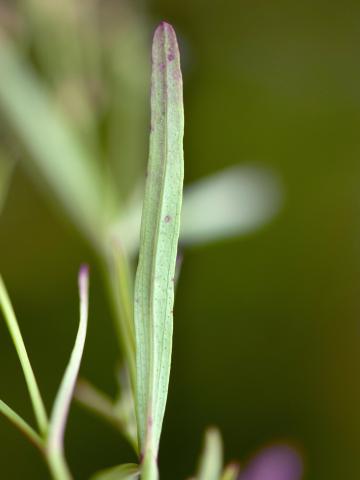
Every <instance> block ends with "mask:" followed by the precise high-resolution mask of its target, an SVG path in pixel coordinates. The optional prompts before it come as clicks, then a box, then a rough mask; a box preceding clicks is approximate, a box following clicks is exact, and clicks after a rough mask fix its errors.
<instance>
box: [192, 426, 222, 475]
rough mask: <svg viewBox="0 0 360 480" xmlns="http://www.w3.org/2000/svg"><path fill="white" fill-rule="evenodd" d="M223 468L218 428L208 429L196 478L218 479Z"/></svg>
mask: <svg viewBox="0 0 360 480" xmlns="http://www.w3.org/2000/svg"><path fill="white" fill-rule="evenodd" d="M222 468H223V452H222V441H221V436H220V433H219V431H218V430H216V429H215V428H212V429H209V430H208V431H207V432H206V434H205V445H204V450H203V453H202V455H201V458H200V465H199V469H198V473H197V475H196V479H197V480H220V477H221V471H222Z"/></svg>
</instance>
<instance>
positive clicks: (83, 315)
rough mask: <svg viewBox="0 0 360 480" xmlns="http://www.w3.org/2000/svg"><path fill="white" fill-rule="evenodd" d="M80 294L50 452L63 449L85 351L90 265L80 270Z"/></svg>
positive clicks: (51, 427) (53, 418)
mask: <svg viewBox="0 0 360 480" xmlns="http://www.w3.org/2000/svg"><path fill="white" fill-rule="evenodd" d="M79 294H80V322H79V328H78V333H77V336H76V340H75V345H74V348H73V351H72V353H71V356H70V360H69V363H68V366H67V368H66V370H65V373H64V376H63V379H62V382H61V384H60V387H59V390H58V393H57V395H56V398H55V402H54V406H53V410H52V413H51V417H50V424H49V432H48V439H47V445H48V450H49V452H58V451H62V448H63V438H64V431H65V425H66V420H67V416H68V412H69V408H70V403H71V399H72V396H73V392H74V389H75V383H76V379H77V375H78V372H79V368H80V363H81V358H82V354H83V351H84V345H85V338H86V330H87V321H88V304H89V272H88V267H87V266H83V267H82V268H81V269H80V272H79Z"/></svg>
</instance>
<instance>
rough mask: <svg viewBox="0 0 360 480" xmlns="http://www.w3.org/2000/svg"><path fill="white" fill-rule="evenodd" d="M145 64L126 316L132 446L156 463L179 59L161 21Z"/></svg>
mask: <svg viewBox="0 0 360 480" xmlns="http://www.w3.org/2000/svg"><path fill="white" fill-rule="evenodd" d="M152 60H153V64H152V89H151V134H150V153H149V164H148V171H147V180H146V187H145V197H144V205H143V212H142V221H141V235H140V252H139V264H138V269H137V273H136V280H135V310H134V313H135V333H136V347H137V348H136V354H137V355H136V356H137V392H136V393H137V397H136V402H137V421H138V431H139V443H140V446H141V450H142V453H143V455H145V456H146V455H147V454H148V452H149V451H150V452H151V454H150V455H152V456H153V457H154V458H156V455H157V451H158V445H159V440H160V433H161V427H162V421H163V416H164V411H165V404H166V399H167V391H168V384H169V375H170V363H171V350H172V331H173V302H174V275H175V264H176V255H177V244H178V237H179V230H180V211H181V202H182V188H183V144H182V142H183V128H184V114H183V100H182V78H181V71H180V55H179V50H178V46H177V41H176V35H175V32H174V30H173V28H172V27H171V26H170V25H169V24H167V23H165V22H163V23H161V24H160V26H159V27H158V28H157V30H156V32H155V35H154V41H153V50H152ZM145 463H146V462H145ZM149 478H152V477H149Z"/></svg>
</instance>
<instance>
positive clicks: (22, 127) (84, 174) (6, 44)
mask: <svg viewBox="0 0 360 480" xmlns="http://www.w3.org/2000/svg"><path fill="white" fill-rule="evenodd" d="M0 70H1V75H0V108H1V110H2V112H3V113H4V115H5V116H6V119H7V120H8V121H9V123H10V124H11V126H12V127H13V129H14V131H15V133H16V134H17V136H18V138H19V139H20V140H21V142H22V143H23V144H24V146H25V147H26V149H27V150H28V152H29V153H30V155H31V160H32V162H33V163H32V168H31V169H30V171H31V172H32V173H34V172H33V170H34V168H33V166H35V169H36V172H35V173H38V172H41V175H42V176H43V178H45V179H46V181H47V183H48V185H49V186H50V187H51V188H52V190H53V191H54V192H55V194H56V195H57V196H58V198H59V199H60V201H61V202H62V203H63V205H64V206H65V208H66V210H67V211H68V213H69V214H70V216H71V217H72V218H73V220H74V221H75V223H76V225H77V226H78V227H79V228H82V229H83V230H84V231H85V233H86V234H87V235H88V236H89V237H90V239H91V240H93V241H96V240H97V239H98V238H99V235H100V232H99V230H101V229H99V225H100V226H101V224H102V219H103V213H104V212H103V211H102V206H103V202H102V199H103V191H102V190H103V179H102V177H101V175H100V171H99V168H98V165H97V164H96V162H95V159H94V158H92V156H91V154H90V152H89V151H88V150H87V149H86V148H85V147H84V145H83V144H81V143H80V142H79V139H78V137H77V136H76V135H75V133H74V131H73V130H72V129H71V127H70V125H69V124H68V122H67V119H66V117H65V115H64V114H63V113H62V112H61V111H60V109H59V108H57V107H56V105H55V103H54V101H53V100H52V99H51V96H50V94H49V92H48V91H47V89H46V87H45V85H44V84H43V83H42V82H41V80H40V79H39V78H38V77H37V75H36V74H35V72H34V71H33V69H32V68H31V66H30V65H29V64H27V63H26V62H25V60H24V59H23V58H22V57H21V55H20V53H19V52H18V51H17V50H16V48H15V46H14V45H12V44H11V42H10V40H8V39H6V38H5V36H4V35H0Z"/></svg>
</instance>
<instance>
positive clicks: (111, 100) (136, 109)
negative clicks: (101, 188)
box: [102, 0, 150, 199]
mask: <svg viewBox="0 0 360 480" xmlns="http://www.w3.org/2000/svg"><path fill="white" fill-rule="evenodd" d="M102 15H103V17H104V20H105V22H104V25H105V28H104V31H103V39H104V49H103V53H104V61H105V66H106V68H105V73H106V75H107V86H108V88H107V89H106V105H107V107H106V108H107V111H108V115H109V122H108V131H107V138H106V140H107V151H108V156H109V160H110V165H111V167H112V169H113V172H114V173H115V175H114V176H115V177H116V181H117V183H118V186H119V190H120V191H121V193H122V196H123V198H124V199H125V198H127V197H128V196H129V194H131V192H132V190H133V188H134V185H135V184H136V182H137V181H138V179H139V176H140V175H141V176H143V169H144V161H143V159H144V158H146V153H147V145H146V138H147V133H148V107H147V97H148V78H149V73H150V62H149V60H148V38H149V31H148V25H147V22H146V20H145V18H144V14H143V10H142V9H141V8H139V5H138V2H134V1H132V0H130V1H129V0H125V1H121V2H107V3H105V4H104V5H103V7H102Z"/></svg>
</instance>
